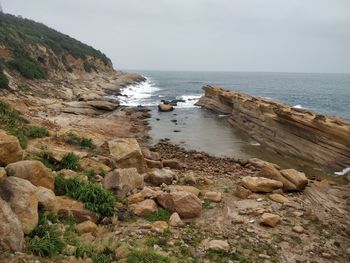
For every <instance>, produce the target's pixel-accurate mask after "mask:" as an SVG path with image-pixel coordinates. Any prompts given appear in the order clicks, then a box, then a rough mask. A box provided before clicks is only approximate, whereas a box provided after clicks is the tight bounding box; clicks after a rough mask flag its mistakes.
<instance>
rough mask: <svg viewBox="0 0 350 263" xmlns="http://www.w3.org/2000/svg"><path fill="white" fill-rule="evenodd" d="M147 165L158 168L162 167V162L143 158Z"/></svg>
mask: <svg viewBox="0 0 350 263" xmlns="http://www.w3.org/2000/svg"><path fill="white" fill-rule="evenodd" d="M145 161H146V164H147V167H148V168H151V169H152V168H158V169H162V168H163V163H162V162H161V161H153V160H150V159H145Z"/></svg>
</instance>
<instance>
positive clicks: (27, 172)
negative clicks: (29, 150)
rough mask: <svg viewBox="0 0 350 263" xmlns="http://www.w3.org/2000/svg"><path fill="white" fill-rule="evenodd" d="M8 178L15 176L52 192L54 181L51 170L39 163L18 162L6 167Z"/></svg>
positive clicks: (31, 161)
mask: <svg viewBox="0 0 350 263" xmlns="http://www.w3.org/2000/svg"><path fill="white" fill-rule="evenodd" d="M5 169H6V172H7V175H8V176H16V177H19V178H22V179H25V180H28V181H30V182H31V183H32V184H33V185H35V186H42V187H45V188H48V189H51V190H53V189H54V187H55V182H54V181H55V180H54V177H53V175H52V172H51V170H49V169H48V168H46V166H45V165H43V163H42V162H40V161H35V160H34V161H33V160H30V161H29V160H27V161H19V162H16V163H11V164H9V165H7V166H6V168H5Z"/></svg>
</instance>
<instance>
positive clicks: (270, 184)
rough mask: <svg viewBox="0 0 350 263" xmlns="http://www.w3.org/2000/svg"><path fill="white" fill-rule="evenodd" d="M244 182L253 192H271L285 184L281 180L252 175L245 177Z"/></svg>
mask: <svg viewBox="0 0 350 263" xmlns="http://www.w3.org/2000/svg"><path fill="white" fill-rule="evenodd" d="M242 184H243V185H244V186H245V187H246V188H248V189H249V190H251V191H252V192H264V193H271V192H272V191H274V190H277V189H280V188H282V187H283V184H282V183H281V182H279V181H276V180H272V179H267V178H263V177H252V176H245V177H243V179H242Z"/></svg>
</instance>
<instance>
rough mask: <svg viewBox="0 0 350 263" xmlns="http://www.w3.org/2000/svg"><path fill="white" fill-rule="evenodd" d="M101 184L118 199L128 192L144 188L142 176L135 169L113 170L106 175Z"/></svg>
mask: <svg viewBox="0 0 350 263" xmlns="http://www.w3.org/2000/svg"><path fill="white" fill-rule="evenodd" d="M102 184H103V187H104V188H106V189H107V190H111V191H113V192H115V194H116V195H118V196H120V197H125V196H126V195H127V194H128V193H129V192H130V191H132V190H135V189H142V188H143V186H144V182H143V176H142V175H140V174H139V173H138V172H137V170H136V168H128V169H115V170H113V171H112V172H110V173H108V174H107V175H106V177H105V178H104V179H103V181H102Z"/></svg>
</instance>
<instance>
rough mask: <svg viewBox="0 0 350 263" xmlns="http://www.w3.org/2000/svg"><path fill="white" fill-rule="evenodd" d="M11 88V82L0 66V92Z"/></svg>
mask: <svg viewBox="0 0 350 263" xmlns="http://www.w3.org/2000/svg"><path fill="white" fill-rule="evenodd" d="M8 87H9V80H8V79H7V77H6V75H5V74H4V72H3V68H2V66H1V65H0V90H1V89H7V88H8Z"/></svg>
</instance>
